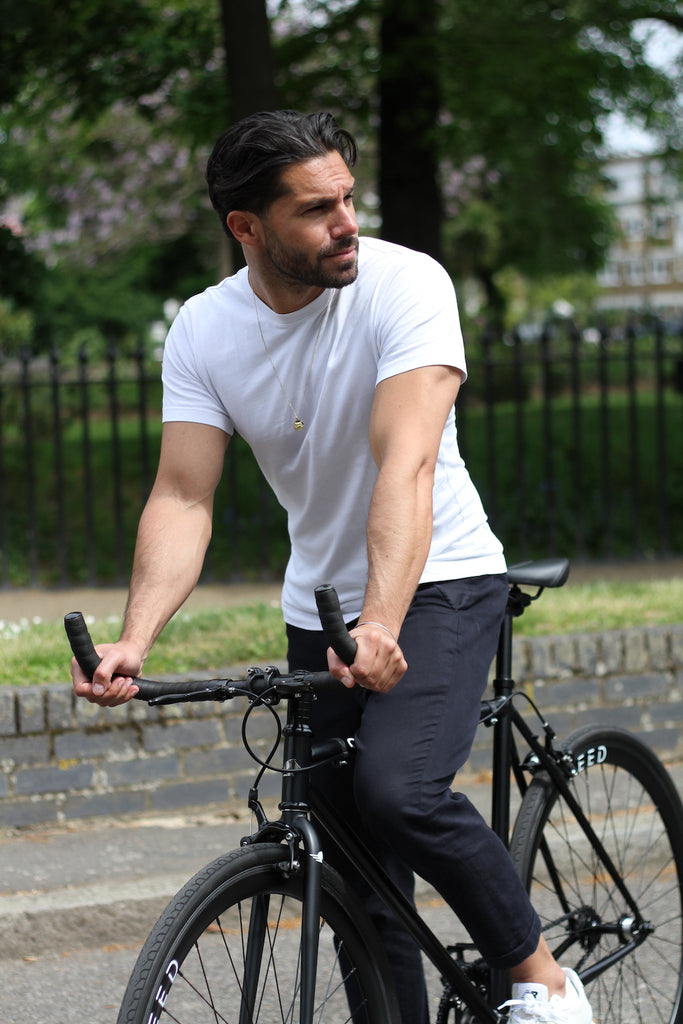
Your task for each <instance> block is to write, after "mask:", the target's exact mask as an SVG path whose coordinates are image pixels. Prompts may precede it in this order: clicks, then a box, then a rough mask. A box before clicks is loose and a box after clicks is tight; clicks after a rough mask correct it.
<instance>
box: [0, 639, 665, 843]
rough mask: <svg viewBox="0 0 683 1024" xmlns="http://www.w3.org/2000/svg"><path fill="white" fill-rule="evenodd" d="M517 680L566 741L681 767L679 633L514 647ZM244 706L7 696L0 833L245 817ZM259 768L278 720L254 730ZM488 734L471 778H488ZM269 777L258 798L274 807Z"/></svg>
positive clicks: (56, 693) (267, 719) (256, 723)
mask: <svg viewBox="0 0 683 1024" xmlns="http://www.w3.org/2000/svg"><path fill="white" fill-rule="evenodd" d="M513 674H514V676H515V678H516V680H517V682H518V686H519V688H521V689H523V690H524V691H525V692H526V693H527V694H528V695H529V696H531V697H532V698H533V699H534V700H535V701H536V702H537V703H538V704H539V705H540V707H541V708H542V710H543V713H544V715H546V717H548V718H549V719H550V721H551V723H552V725H553V727H554V728H555V730H556V732H557V734H558V735H559V736H563V735H566V734H567V733H569V732H571V731H572V730H573V729H574V728H576V727H577V726H579V725H584V724H587V723H589V722H605V723H610V724H613V725H620V726H623V727H625V728H627V729H630V730H632V731H633V732H635V733H637V734H638V735H640V736H641V737H643V738H644V739H645V740H646V741H647V742H648V743H649V744H650V745H651V746H652V747H653V748H654V749H655V750H656V751H657V753H658V754H659V755H660V756H661V757H662V758H664V759H666V760H670V761H675V760H680V759H683V737H682V736H681V723H682V722H683V624H681V625H675V626H665V627H649V628H642V629H633V630H623V631H622V630H614V631H609V632H605V633H594V634H581V635H576V636H561V637H542V638H534V639H525V638H521V637H520V638H518V639H516V641H515V661H514V673H513ZM243 710H244V703H243V702H242V701H232V702H227V703H225V704H223V705H213V704H184V705H176V706H172V707H167V708H149V707H148V706H147V705H146V704H144V703H141V702H139V701H133V702H131V703H130V704H128V705H126V706H124V707H122V708H116V709H102V708H99V707H97V706H96V705H91V704H88V703H87V702H86V701H81V700H79V701H76V700H75V699H74V698H73V695H72V691H71V687H70V685H68V684H66V683H56V684H52V685H50V684H46V685H43V686H31V687H0V826H4V827H8V826H17V827H20V826H24V825H35V824H41V823H50V822H52V823H56V822H68V821H70V820H74V819H82V818H88V817H96V816H112V815H113V816H121V815H136V814H155V813H162V812H173V811H179V810H181V809H187V808H197V807H207V806H211V805H218V806H220V807H222V808H223V809H235V810H236V809H238V808H241V807H243V806H244V803H245V800H246V795H247V792H248V789H249V787H250V785H251V783H252V780H253V778H254V776H255V772H256V770H257V769H256V766H255V765H254V762H253V761H252V760H251V759H250V758H249V756H248V754H247V753H246V751H245V750H244V747H243V744H242V739H241V728H242V715H243ZM248 735H249V738H250V741H251V743H252V745H253V747H254V749H255V751H256V752H257V753H258V755H259V756H261V757H263V756H265V755H266V753H267V752H268V750H269V749H270V745H271V742H272V740H273V738H274V736H275V729H274V723H273V720H272V717H271V715H270V713H269V712H268V711H265V710H260V711H258V713H256V714H253V715H251V716H250V718H249V727H248ZM490 738H491V734H490V732H489V731H488V730H486V729H481V730H480V731H479V732H478V734H477V740H476V743H475V746H474V749H473V752H472V756H471V758H470V761H469V763H468V765H467V767H466V771H468V772H480V771H484V770H486V769H487V768H488V767H489V763H490ZM278 790H279V778H278V776H277V775H275V774H274V773H268V774H267V776H266V777H265V779H264V780H263V783H262V786H261V792H262V794H263V795H264V796H273V795H275V794H276V793H277V792H278Z"/></svg>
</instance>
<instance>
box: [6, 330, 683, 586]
mask: <svg viewBox="0 0 683 1024" xmlns="http://www.w3.org/2000/svg"><path fill="white" fill-rule="evenodd" d="M468 368H469V380H468V382H467V384H466V385H465V386H464V388H463V389H462V391H461V396H460V398H459V400H458V411H457V420H458V429H459V434H460V441H461V447H462V450H463V453H464V455H465V458H466V460H467V462H468V465H469V467H470V471H471V473H472V475H473V477H474V479H475V482H476V483H477V485H478V487H479V489H480V492H481V494H482V497H483V499H484V503H485V506H486V508H487V511H488V513H489V516H490V519H491V521H492V524H493V526H494V528H495V530H496V532H497V533H498V535H499V536H500V537H501V539H502V540H503V542H504V544H505V547H506V549H507V551H508V555H509V557H510V558H515V559H516V558H521V557H533V556H539V555H542V554H546V553H549V552H560V553H563V554H567V555H569V556H572V557H574V558H578V559H581V560H588V559H613V558H619V559H636V558H641V557H662V556H667V555H670V554H680V553H682V552H683V336H682V335H681V333H680V332H678V333H677V332H675V331H673V330H670V329H667V328H666V327H665V325H663V324H662V323H661V322H659V321H656V320H655V321H653V322H651V323H647V322H638V323H635V322H631V323H630V324H628V325H626V326H625V327H623V328H621V329H618V330H617V329H613V330H612V331H608V330H607V329H606V328H603V329H601V330H590V331H586V330H579V329H578V328H577V327H576V326H575V325H572V324H567V325H564V326H558V325H554V326H547V327H546V328H544V329H543V330H542V331H540V332H539V333H538V335H537V336H532V337H529V335H528V332H523V331H521V330H520V331H516V332H513V333H512V334H510V335H509V336H506V337H504V338H500V337H497V336H494V335H493V334H491V333H490V332H488V333H484V334H483V336H482V337H481V338H478V339H474V340H473V341H472V342H471V343H470V345H469V356H468ZM160 403H161V386H160V380H159V364H158V363H157V362H154V361H153V360H151V359H149V358H148V356H147V354H146V353H145V352H144V350H142V349H140V350H138V351H136V352H134V353H132V354H130V353H129V354H124V353H120V352H118V351H117V350H116V349H115V348H113V347H112V348H110V349H109V350H108V352H107V353H106V354H105V356H104V357H103V358H98V359H94V358H90V357H89V355H88V352H87V351H86V350H85V349H81V351H80V353H79V354H78V357H77V359H71V360H68V359H66V358H64V359H63V358H62V357H61V356H60V354H59V353H58V352H56V351H52V352H50V353H49V354H47V355H41V356H34V355H32V354H31V353H30V352H28V351H24V352H22V353H20V355H19V356H18V357H16V358H12V359H10V358H6V359H4V360H2V362H0V586H4V587H9V586H19V585H27V584H31V585H36V584H47V585H66V584H73V583H91V584H105V583H113V582H117V583H121V582H124V581H125V580H126V579H127V577H128V572H129V568H130V559H131V555H132V550H133V546H134V541H135V530H136V525H137V520H138V517H139V514H140V511H141V508H142V506H143V504H144V501H145V499H146V496H147V494H148V493H149V489H150V487H151V483H152V480H153V477H154V471H155V466H156V461H157V456H158V449H159V441H160V423H159V410H160ZM286 557H287V532H286V523H285V520H284V513H283V512H282V509H280V507H279V505H278V504H277V502H276V501H275V499H274V498H273V497H272V495H271V494H270V491H269V489H268V487H267V485H266V484H265V482H264V480H263V478H262V477H261V475H260V473H259V471H258V469H257V467H256V466H255V464H254V461H253V459H252V457H251V454H250V452H249V451H248V449H247V448H246V446H245V445H244V444H243V443H242V442H241V439H239V438H236V439H235V440H234V441H233V443H231V445H230V448H229V453H228V459H227V462H226V469H225V472H224V475H223V480H222V481H221V484H220V486H219V489H218V492H217V496H216V506H215V529H214V540H213V541H212V545H211V549H210V552H209V557H208V559H207V566H206V570H205V571H206V575H207V576H209V577H214V578H218V579H236V578H244V577H247V578H248V577H252V578H253V577H264V576H277V575H279V574H280V573H281V572H282V570H283V567H284V564H285V561H286Z"/></svg>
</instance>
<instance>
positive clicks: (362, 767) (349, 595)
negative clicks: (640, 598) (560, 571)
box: [73, 111, 592, 1024]
mask: <svg viewBox="0 0 683 1024" xmlns="http://www.w3.org/2000/svg"><path fill="white" fill-rule="evenodd" d="M355 160H356V146H355V143H354V141H353V139H352V138H351V136H350V135H348V134H347V133H346V132H344V131H343V130H341V129H340V128H339V127H338V126H337V124H336V123H335V121H334V119H333V118H332V117H331V116H330V115H328V114H316V115H310V116H303V115H300V114H298V113H295V112H292V111H280V112H275V113H264V114H259V115H254V116H252V117H250V118H247V119H245V120H244V121H242V122H240V123H239V124H237V125H235V126H233V127H232V128H230V129H229V130H228V131H227V132H225V134H224V135H223V136H222V137H221V138H220V139H219V140H218V142H217V144H216V146H215V148H214V151H213V154H212V156H211V158H210V160H209V163H208V167H207V180H208V184H209V193H210V196H211V199H212V202H213V205H214V207H215V209H216V210H217V212H218V215H219V218H220V221H221V224H222V226H223V228H224V229H225V230H226V231H228V232H230V233H232V235H233V236H234V237H235V238H236V239H237V241H238V242H239V243H240V244H241V246H242V249H243V252H244V256H245V260H246V264H247V266H246V268H245V269H244V270H242V271H240V272H239V273H237V274H236V275H234V276H233V277H231V278H228V279H226V280H225V281H223V282H221V283H220V284H219V285H217V286H216V287H214V288H209V289H208V290H207V291H206V292H204V293H203V294H202V295H199V296H195V297H194V298H192V299H190V300H189V302H188V303H186V305H185V306H184V307H183V309H182V310H181V311H180V314H179V316H178V318H177V320H176V322H175V323H174V325H173V327H172V329H171V331H170V334H169V338H168V341H167V344H166V349H165V354H164V370H163V380H164V429H163V437H162V446H161V456H160V464H159V470H158V475H157V479H156V482H155V485H154V488H153V491H152V494H151V496H150V498H149V501H148V503H147V505H146V508H145V510H144V512H143V515H142V518H141V521H140V527H139V533H138V541H137V546H136V553H135V559H134V566H133V573H132V579H131V587H130V595H129V600H128V605H127V609H126V615H125V620H124V626H123V631H122V634H121V639H120V640H119V642H118V643H117V644H114V645H111V646H107V645H103V646H101V647H100V648H98V650H99V653H100V654H101V655H102V662H101V665H100V667H99V668H98V670H97V672H96V674H95V678H94V680H93V682H92V684H90V683H89V682H88V681H87V680H85V679H84V678H83V676H82V673H80V671H79V670H78V668H77V667H74V669H73V673H74V685H75V690H76V693H77V694H79V695H82V696H85V697H86V698H87V699H88V700H93V701H96V702H97V703H100V704H103V705H105V706H113V705H116V704H120V703H122V702H123V701H125V700H128V699H130V697H131V696H132V695H133V694H134V692H135V689H134V684H133V682H132V677H133V676H135V675H139V674H140V672H141V670H142V665H143V663H144V660H145V658H146V656H147V654H148V652H149V650H150V648H151V646H152V644H153V642H154V640H155V639H156V637H157V636H158V634H159V632H160V631H161V629H162V628H163V626H164V625H165V623H166V622H167V621H168V619H169V618H170V617H171V615H172V614H173V613H174V612H175V611H176V610H177V608H178V607H179V606H180V605H181V604H182V602H183V601H184V600H185V598H186V597H187V596H188V594H189V593H190V591H191V590H192V588H193V587H194V585H195V583H196V581H197V579H198V577H199V573H200V570H201V566H202V562H203V558H204V554H205V552H206V548H207V545H208V542H209V538H210V534H211V518H212V504H213V494H214V490H215V487H216V484H217V482H218V480H219V477H220V474H221V469H222V465H223V459H224V455H225V450H226V447H227V445H228V442H229V439H230V436H231V435H232V433H233V432H234V431H235V430H237V431H239V433H241V434H242V436H243V437H244V438H245V439H246V440H247V442H248V443H249V444H250V446H251V447H252V449H253V451H254V453H255V455H256V457H257V459H258V461H259V464H260V466H261V468H262V470H263V472H264V474H265V475H266V477H267V479H268V480H269V482H270V484H271V486H272V487H273V489H274V491H275V493H276V495H277V497H278V499H279V501H280V502H281V503H282V504H283V506H284V507H285V508H286V509H287V512H288V517H289V528H290V534H291V538H292V553H291V558H290V561H289V564H288V568H287V572H286V576H285V583H284V589H283V599H282V607H283V613H284V617H285V621H286V623H287V632H288V639H289V659H290V663H291V664H292V666H293V667H306V668H310V669H315V668H320V667H326V666H327V664H328V663H329V667H330V670H331V671H332V672H333V673H334V674H335V675H336V676H337V677H338V678H339V679H340V680H341V681H342V682H344V683H345V685H346V686H347V687H348V688H349V689H350V691H351V692H350V693H349V694H346V695H343V697H344V699H341V698H340V699H337V700H330V701H320V702H318V704H317V705H316V715H317V716H318V721H317V722H316V726H317V727H319V728H321V729H323V730H328V731H333V732H338V731H339V730H340V729H341V730H342V731H343V732H344V734H345V735H351V734H352V733H355V735H356V740H357V757H356V761H355V767H354V782H353V794H351V793H349V792H347V791H341V790H340V786H341V785H343V779H342V775H343V773H336V775H335V773H332V772H330V773H328V774H327V776H326V777H325V779H324V780H323V782H322V783H320V784H322V785H325V787H326V789H327V790H328V791H329V793H330V795H331V796H332V798H333V799H334V800H335V801H337V803H338V805H339V806H340V807H342V806H345V807H346V810H347V812H348V813H353V814H359V815H360V817H361V821H362V823H363V828H364V830H365V832H366V833H367V834H368V835H369V837H370V839H371V841H372V842H373V843H374V844H375V847H376V849H377V852H378V854H379V855H380V856H381V857H382V858H383V860H384V861H385V863H386V864H387V865H388V867H389V869H390V871H391V873H392V874H393V876H394V878H395V879H396V880H397V882H398V884H400V885H401V886H402V887H403V888H404V890H406V891H408V892H411V891H412V884H413V882H412V878H413V871H417V872H419V874H420V875H422V876H423V877H424V878H426V879H427V880H428V881H429V882H431V883H432V884H433V885H435V887H436V888H437V889H438V890H439V891H440V892H441V893H442V895H443V896H444V897H445V899H446V900H447V901H448V902H449V904H450V905H451V906H452V907H453V909H454V910H455V912H456V913H457V914H458V916H459V917H460V918H461V920H462V921H463V922H464V924H465V925H466V927H467V928H468V930H469V931H470V933H471V934H472V936H473V938H474V940H475V942H476V943H477V945H478V947H479V949H480V950H481V952H482V954H483V955H484V956H485V957H486V958H487V959H488V961H489V962H490V963H491V964H492V965H493V966H496V967H499V968H509V969H510V972H511V975H512V979H513V981H514V982H515V983H516V984H518V985H520V986H521V987H518V988H516V989H513V1006H512V1015H513V1016H512V1018H511V1019H516V1020H519V1021H521V1020H524V1021H526V1020H537V1021H550V1020H552V1021H553V1022H556V1021H560V1020H566V1021H567V1022H568V1024H587V1022H589V1021H590V1020H591V1017H592V1015H591V1011H590V1007H589V1005H588V1002H587V1000H586V998H585V995H584V993H583V989H582V988H581V985H580V982H579V981H578V979H577V978H576V976H575V975H573V974H572V973H571V972H570V973H569V974H567V973H566V972H564V971H563V970H562V969H561V968H560V967H559V966H558V965H557V964H556V963H555V961H554V960H553V958H552V956H551V955H550V953H549V951H548V949H547V946H546V945H545V942H544V940H543V939H542V937H541V934H540V925H539V922H538V918H537V916H536V914H535V913H534V911H533V909H532V908H531V906H530V905H529V902H528V898H527V896H526V893H525V892H524V889H523V887H522V885H521V883H520V881H519V879H518V877H517V875H516V873H515V870H514V868H513V866H512V863H511V861H510V859H509V856H508V854H507V852H506V850H505V849H504V847H503V846H502V844H501V843H500V842H499V841H498V840H497V839H496V837H495V836H494V835H493V833H492V832H491V831H490V830H489V829H488V827H487V826H486V825H485V823H484V822H483V820H482V819H481V818H480V816H479V815H478V814H477V812H476V811H475V810H474V808H473V807H472V806H471V805H470V803H469V801H467V800H466V799H465V798H464V797H463V796H461V795H453V794H452V793H451V792H450V788H449V787H450V783H451V781H452V778H453V776H454V775H455V773H456V772H457V770H458V769H459V768H460V767H461V766H462V764H463V763H464V761H465V760H466V758H467V756H468V753H469V750H470V746H471V742H472V737H473V734H474V731H475V729H476V725H477V721H478V707H479V701H480V698H481V694H482V692H483V689H484V687H485V685H486V681H487V673H488V668H489V665H490V663H491V659H492V656H493V653H494V651H495V646H496V640H497V635H498V629H499V625H500V621H501V617H502V614H503V609H504V607H505V602H506V596H507V585H506V580H505V562H504V558H503V553H502V549H501V546H500V544H499V542H498V541H497V539H496V538H495V537H494V536H493V534H492V533H491V530H490V528H489V526H488V523H487V520H486V516H485V514H484V511H483V509H482V506H481V503H480V501H479V498H478V495H477V493H476V491H475V489H474V487H473V485H472V483H471V481H470V478H469V476H468V474H467V471H466V469H465V466H464V464H463V462H462V459H461V458H460V454H459V452H458V447H457V438H456V431H455V419H454V413H453V405H454V402H455V399H456V396H457V394H458V390H459V388H460V385H461V383H462V381H463V380H464V379H465V375H466V370H465V358H464V352H463V345H462V336H461V333H460V328H459V321H458V313H457V305H456V300H455V296H454V293H453V288H452V285H451V282H450V280H449V279H448V277H447V275H446V273H445V272H444V270H443V269H442V268H441V267H440V266H439V265H438V264H436V263H435V262H434V261H433V260H431V259H430V258H429V257H427V256H425V255H423V254H420V253H415V252H411V251H409V250H406V249H403V248H401V247H399V246H395V245H389V244H387V243H384V242H381V241H378V240H375V239H360V240H359V238H358V228H357V224H356V220H355V215H354V207H353V189H354V179H353V177H352V174H351V170H350V168H351V167H352V166H353V165H354V163H355ZM322 582H331V583H333V584H334V585H335V586H336V588H337V590H338V592H339V594H340V599H341V604H342V610H343V612H344V613H345V617H346V621H347V622H350V623H351V627H352V628H351V632H352V635H353V636H354V638H355V639H356V641H357V644H358V653H357V655H356V658H355V661H354V663H353V665H351V666H350V667H347V666H345V665H343V664H342V663H341V662H340V661H339V659H337V657H336V656H335V655H334V654H333V653H332V652H329V651H327V650H326V644H325V642H324V638H323V636H322V633H321V631H320V626H319V623H318V620H317V615H316V610H315V603H314V598H313V590H314V587H315V586H316V585H317V584H319V583H322ZM379 836H381V837H382V839H381V840H380V839H379ZM370 909H371V910H372V912H373V913H374V916H375V918H376V920H377V923H378V927H379V929H380V931H381V932H382V935H383V938H384V941H385V944H386V945H387V948H388V950H389V953H390V956H391V960H392V962H393V964H394V966H395V972H396V978H397V988H398V991H399V999H400V1003H401V1009H402V1015H403V1020H404V1024H419V1022H420V1021H423V1020H426V1019H427V1017H426V1009H425V992H424V981H423V978H422V971H421V964H420V958H419V954H418V952H417V950H416V949H415V947H414V944H413V943H412V940H410V938H409V937H408V936H407V935H406V934H405V933H404V932H403V930H402V929H401V928H400V927H399V926H398V925H397V923H396V921H394V920H389V919H387V918H386V914H385V913H384V912H383V911H382V910H381V908H378V907H374V906H372V905H371V906H370ZM532 993H533V994H532Z"/></svg>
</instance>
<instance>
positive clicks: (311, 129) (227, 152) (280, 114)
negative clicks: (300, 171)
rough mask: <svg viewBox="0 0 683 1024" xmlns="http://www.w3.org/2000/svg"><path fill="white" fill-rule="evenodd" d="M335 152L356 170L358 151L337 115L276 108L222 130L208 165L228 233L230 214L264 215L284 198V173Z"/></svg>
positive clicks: (212, 196)
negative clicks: (237, 211)
mask: <svg viewBox="0 0 683 1024" xmlns="http://www.w3.org/2000/svg"><path fill="white" fill-rule="evenodd" d="M334 150H336V151H337V152H338V153H339V154H340V155H341V157H342V159H343V160H344V161H345V163H346V165H347V167H353V165H354V164H355V162H356V160H357V157H358V148H357V146H356V142H355V140H354V138H353V136H352V135H351V134H350V133H349V132H347V131H345V130H344V129H343V128H340V127H339V125H338V124H337V122H336V121H335V119H334V117H333V116H332V114H328V113H325V112H320V113H317V114H300V113H299V112H298V111H296V110H272V111H264V112H263V113H260V114H250V115H249V117H245V118H243V120H241V121H238V122H237V123H236V124H234V125H232V126H231V127H230V128H228V129H227V131H225V132H223V134H222V135H221V137H220V138H219V139H218V141H217V143H216V145H215V146H214V148H213V152H212V153H211V156H210V157H209V160H208V163H207V165H206V181H207V184H208V186H209V197H210V199H211V202H212V204H213V208H214V209H215V211H216V213H217V214H218V217H219V219H220V222H221V224H222V226H223V229H224V231H225V232H226V234H228V235H230V234H231V232H230V229H229V228H228V226H227V223H226V221H227V216H228V214H229V213H230V211H231V210H248V211H249V212H250V213H255V214H257V215H259V216H261V215H262V214H263V213H264V212H265V211H266V210H267V209H268V207H269V206H270V204H271V203H272V202H273V200H274V199H277V198H278V196H281V195H283V194H284V191H285V190H284V189H283V187H282V182H281V173H282V171H283V170H284V169H285V168H286V167H289V166H290V165H291V164H295V163H300V162H301V161H302V160H310V159H312V158H313V157H318V156H325V154H326V153H331V152H333V151H334Z"/></svg>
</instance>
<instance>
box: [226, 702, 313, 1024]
mask: <svg viewBox="0 0 683 1024" xmlns="http://www.w3.org/2000/svg"><path fill="white" fill-rule="evenodd" d="M313 699H314V698H313V697H312V696H311V695H310V694H306V693H303V694H300V695H298V696H296V697H294V698H293V699H292V700H290V701H289V702H288V711H287V724H286V725H285V727H284V729H283V737H284V754H283V764H284V775H283V785H282V793H283V798H282V802H281V804H280V811H281V812H282V816H281V818H280V820H279V822H276V823H270V825H269V826H268V827H267V828H266V832H270V831H271V830H272V829H275V830H276V831H277V832H278V833H279V834H280V836H281V837H282V838H284V839H285V840H286V841H287V842H288V844H289V862H288V863H287V862H284V861H283V863H282V865H281V870H282V872H283V874H284V875H287V874H290V873H294V872H299V871H302V872H303V880H304V892H303V902H302V912H301V947H300V954H299V956H300V963H299V967H300V971H301V977H300V983H299V1024H312V1022H313V1013H314V1009H315V988H316V975H317V966H318V945H319V937H320V891H321V883H322V865H323V853H322V847H321V844H320V840H319V838H318V835H317V832H316V830H315V827H314V826H313V824H312V823H311V821H310V820H309V818H308V811H309V807H308V803H307V799H306V794H307V789H308V771H307V770H306V766H307V765H309V764H310V763H311V730H310V714H311V706H312V702H313ZM300 847H303V855H304V859H303V861H300V859H299V856H300V853H301V850H300ZM269 903H270V898H269V897H268V896H264V895H259V896H256V897H254V900H253V902H252V905H251V911H250V917H249V934H248V940H247V948H246V952H245V968H244V978H243V984H242V999H241V1006H240V1016H239V1024H252V1022H253V1020H254V1019H255V1009H256V1001H257V998H258V986H259V978H260V976H261V972H262V971H264V970H266V971H267V970H268V969H269V951H268V950H267V949H266V939H267V935H268V927H269V922H268V912H269Z"/></svg>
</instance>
